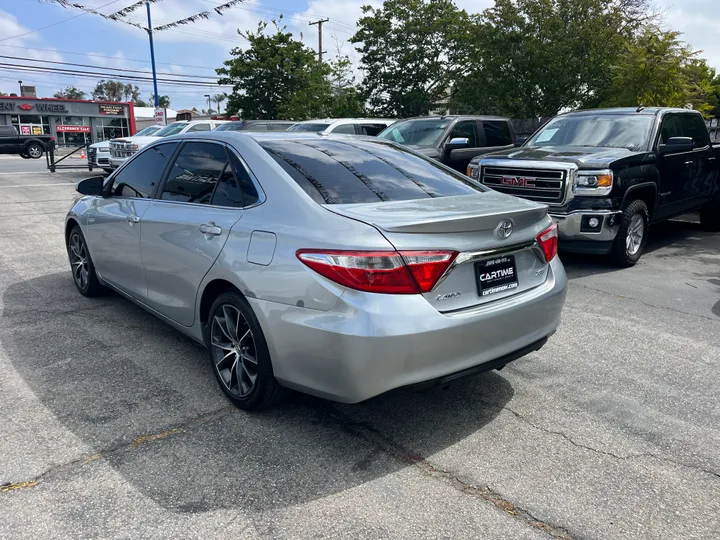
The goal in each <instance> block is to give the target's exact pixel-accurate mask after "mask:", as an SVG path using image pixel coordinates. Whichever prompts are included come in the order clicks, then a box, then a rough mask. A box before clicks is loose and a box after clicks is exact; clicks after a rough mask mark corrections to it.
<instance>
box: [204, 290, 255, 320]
mask: <svg viewBox="0 0 720 540" xmlns="http://www.w3.org/2000/svg"><path fill="white" fill-rule="evenodd" d="M228 291H231V292H235V293H237V294H239V295H240V296H242V297H243V298H245V295H243V293H242V292H240V289H238V288H237V286H235V285H233V284H232V283H230V282H229V281H227V280H225V279H214V280H212V281H211V282H210V283H208V284H207V285H206V286H205V288H204V289H203V292H202V296H201V297H200V323H201V324H202V325H203V327H204V326H206V324H207V322H208V318H209V316H210V308H211V307H212V305H213V302H215V299H216V298H217V297H218V296H220V295H221V294H222V293H224V292H228Z"/></svg>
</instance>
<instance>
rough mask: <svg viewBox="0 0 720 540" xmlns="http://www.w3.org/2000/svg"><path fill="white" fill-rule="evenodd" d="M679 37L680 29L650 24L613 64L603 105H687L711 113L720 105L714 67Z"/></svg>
mask: <svg viewBox="0 0 720 540" xmlns="http://www.w3.org/2000/svg"><path fill="white" fill-rule="evenodd" d="M699 53H700V51H694V50H693V49H692V48H691V47H690V46H689V45H688V44H687V43H684V42H683V41H681V40H680V33H679V32H672V31H664V30H662V29H660V28H658V27H655V26H648V27H647V28H646V29H645V30H644V31H643V32H641V33H640V34H639V35H638V36H637V37H636V38H635V39H633V40H631V41H629V42H628V43H627V44H626V45H625V49H624V51H623V52H622V54H621V55H620V57H619V58H618V61H617V63H616V65H615V66H613V71H612V73H613V79H612V83H611V85H610V88H609V90H608V92H607V96H608V97H607V98H606V100H605V102H604V103H603V104H604V105H608V106H636V105H645V106H663V107H684V106H686V105H692V107H693V108H694V109H697V110H699V111H700V112H702V113H704V114H709V113H710V112H711V111H712V110H713V108H714V107H715V106H716V105H717V101H716V98H717V96H716V92H717V90H718V87H717V86H716V84H715V82H714V79H715V70H714V69H712V68H711V67H710V66H708V64H707V62H706V61H705V60H703V59H700V58H698V55H699Z"/></svg>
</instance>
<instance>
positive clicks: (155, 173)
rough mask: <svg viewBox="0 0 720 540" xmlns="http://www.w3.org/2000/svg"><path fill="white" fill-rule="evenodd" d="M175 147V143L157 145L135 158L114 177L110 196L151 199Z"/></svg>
mask: <svg viewBox="0 0 720 540" xmlns="http://www.w3.org/2000/svg"><path fill="white" fill-rule="evenodd" d="M177 145H178V143H176V142H172V143H166V144H158V145H156V146H153V147H152V148H148V149H147V150H144V151H143V152H141V153H140V154H138V155H137V156H135V157H134V158H133V159H132V160H131V161H130V163H128V164H127V165H125V167H123V168H122V170H121V171H120V172H118V174H117V175H116V176H115V177H114V179H113V183H112V194H113V195H115V196H116V197H142V198H147V197H151V196H152V194H153V192H154V191H155V186H157V185H158V184H159V183H160V179H161V178H162V175H163V173H164V172H165V167H167V164H168V162H169V161H170V158H171V157H172V155H173V153H174V152H175V149H176V148H177Z"/></svg>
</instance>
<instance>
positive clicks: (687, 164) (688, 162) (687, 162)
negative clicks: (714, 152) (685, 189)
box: [685, 161, 695, 167]
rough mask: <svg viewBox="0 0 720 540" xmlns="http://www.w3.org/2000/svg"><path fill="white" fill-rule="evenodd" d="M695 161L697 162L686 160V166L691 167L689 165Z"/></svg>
mask: <svg viewBox="0 0 720 540" xmlns="http://www.w3.org/2000/svg"><path fill="white" fill-rule="evenodd" d="M693 163H695V162H694V161H686V162H685V166H686V167H689V166H690V165H692V164H693Z"/></svg>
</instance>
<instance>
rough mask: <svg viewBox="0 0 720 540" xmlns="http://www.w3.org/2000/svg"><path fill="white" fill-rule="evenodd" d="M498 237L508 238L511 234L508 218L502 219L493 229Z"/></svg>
mask: <svg viewBox="0 0 720 540" xmlns="http://www.w3.org/2000/svg"><path fill="white" fill-rule="evenodd" d="M495 230H496V231H497V233H498V236H499V237H500V238H509V237H510V235H511V234H512V230H513V224H512V221H510V220H509V219H504V220H502V221H501V222H500V223H499V224H498V226H497V229H495Z"/></svg>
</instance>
